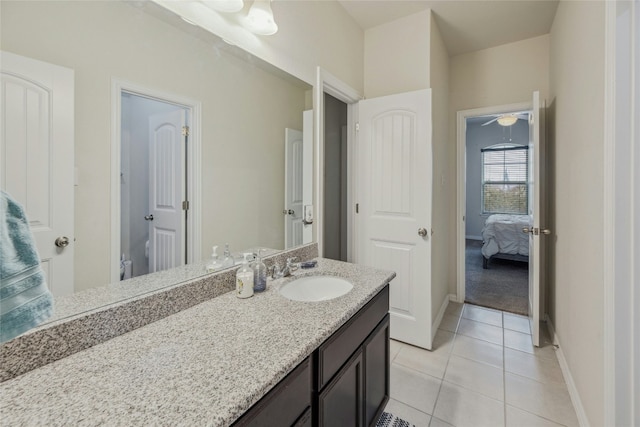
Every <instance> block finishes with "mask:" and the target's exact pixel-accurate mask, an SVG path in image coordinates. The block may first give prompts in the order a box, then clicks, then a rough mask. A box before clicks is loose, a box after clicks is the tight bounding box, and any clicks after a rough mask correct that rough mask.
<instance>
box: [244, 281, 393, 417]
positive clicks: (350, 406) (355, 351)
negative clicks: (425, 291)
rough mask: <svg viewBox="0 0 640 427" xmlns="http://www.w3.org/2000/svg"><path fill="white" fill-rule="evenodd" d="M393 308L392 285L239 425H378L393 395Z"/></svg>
mask: <svg viewBox="0 0 640 427" xmlns="http://www.w3.org/2000/svg"><path fill="white" fill-rule="evenodd" d="M388 311H389V286H386V287H385V288H384V289H383V290H382V291H380V293H379V294H378V295H376V296H375V297H374V298H373V299H372V300H371V301H369V303H367V305H366V306H365V307H363V308H362V309H361V310H360V311H358V313H356V314H355V315H354V316H353V317H352V318H351V319H350V320H349V321H348V322H347V323H346V324H345V325H343V326H342V327H341V328H340V329H339V330H338V331H337V332H335V333H334V334H333V335H331V336H330V337H329V338H328V339H327V340H326V341H325V342H324V343H322V344H321V345H320V347H318V349H317V350H315V351H314V352H313V353H312V354H311V355H310V356H309V357H308V358H306V359H305V360H304V361H303V362H302V363H301V364H300V365H298V366H297V367H296V368H295V369H294V370H293V372H291V373H290V374H289V375H287V377H285V379H283V380H282V381H281V382H280V383H279V384H278V385H277V386H275V387H274V388H273V389H272V390H271V391H270V392H269V393H268V394H267V395H266V396H265V397H263V398H262V399H261V400H260V401H259V402H258V403H257V404H255V405H254V406H253V407H252V408H251V409H250V410H249V411H248V412H247V413H246V414H245V415H244V416H242V417H241V418H240V419H239V420H238V421H237V422H236V423H235V424H234V425H237V426H274V425H278V426H290V425H296V426H312V425H319V426H370V425H375V423H376V421H377V419H378V417H379V416H380V414H381V413H382V410H383V409H384V407H385V405H386V403H387V401H388V399H389V366H390V361H389V313H388Z"/></svg>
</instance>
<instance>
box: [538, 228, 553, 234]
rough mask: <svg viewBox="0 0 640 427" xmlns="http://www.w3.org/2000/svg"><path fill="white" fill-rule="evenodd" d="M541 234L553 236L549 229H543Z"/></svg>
mask: <svg viewBox="0 0 640 427" xmlns="http://www.w3.org/2000/svg"><path fill="white" fill-rule="evenodd" d="M540 233H542V234H547V235H548V234H551V230H549V229H548V228H543V229H542V230H540Z"/></svg>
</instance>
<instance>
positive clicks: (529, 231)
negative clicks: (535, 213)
mask: <svg viewBox="0 0 640 427" xmlns="http://www.w3.org/2000/svg"><path fill="white" fill-rule="evenodd" d="M522 232H523V233H531V234H533V228H529V227H524V228H523V229H522Z"/></svg>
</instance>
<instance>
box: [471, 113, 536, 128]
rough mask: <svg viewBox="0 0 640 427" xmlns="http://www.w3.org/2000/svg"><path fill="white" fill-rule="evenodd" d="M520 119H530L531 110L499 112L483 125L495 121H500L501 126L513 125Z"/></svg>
mask: <svg viewBox="0 0 640 427" xmlns="http://www.w3.org/2000/svg"><path fill="white" fill-rule="evenodd" d="M518 120H529V112H528V111H516V112H514V113H506V114H499V115H497V116H495V117H494V118H493V119H491V120H489V121H488V122H485V123H483V124H482V125H481V126H486V125H490V124H491V123H493V122H498V124H499V125H500V126H512V125H514V124H515V123H516V122H517V121H518Z"/></svg>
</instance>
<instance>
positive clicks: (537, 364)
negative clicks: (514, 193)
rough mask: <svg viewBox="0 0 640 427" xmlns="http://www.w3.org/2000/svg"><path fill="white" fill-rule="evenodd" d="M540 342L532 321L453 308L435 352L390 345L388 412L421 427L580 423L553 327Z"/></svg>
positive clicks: (468, 307)
mask: <svg viewBox="0 0 640 427" xmlns="http://www.w3.org/2000/svg"><path fill="white" fill-rule="evenodd" d="M541 329H544V328H541ZM541 341H542V343H541V346H540V347H538V348H536V347H533V346H532V345H531V336H530V335H529V327H528V320H527V318H526V317H523V316H518V315H514V314H511V313H506V312H502V311H497V310H491V309H487V308H482V307H478V306H474V305H469V304H464V305H463V304H458V303H450V304H449V306H448V307H447V311H446V314H445V316H444V318H443V320H442V322H441V324H440V329H438V333H437V334H436V337H435V340H434V350H433V351H426V350H422V349H419V348H417V347H413V346H410V345H407V344H404V343H401V342H398V341H393V340H392V341H391V399H390V400H389V403H388V404H387V410H388V411H389V412H391V413H393V414H395V415H397V416H399V417H401V418H403V419H405V420H406V421H409V422H410V423H413V424H415V425H416V427H441V426H455V427H464V426H474V427H482V426H487V427H494V426H508V427H511V426H514V427H516V426H517V427H530V426H531V427H534V426H577V425H578V419H577V417H576V414H575V410H574V409H573V405H572V404H571V399H570V398H569V393H568V391H567V386H566V384H565V382H564V378H563V377H562V372H561V370H560V365H559V364H558V359H557V357H556V354H555V349H554V347H553V345H551V342H550V339H549V335H548V333H547V331H546V329H544V330H541Z"/></svg>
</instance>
